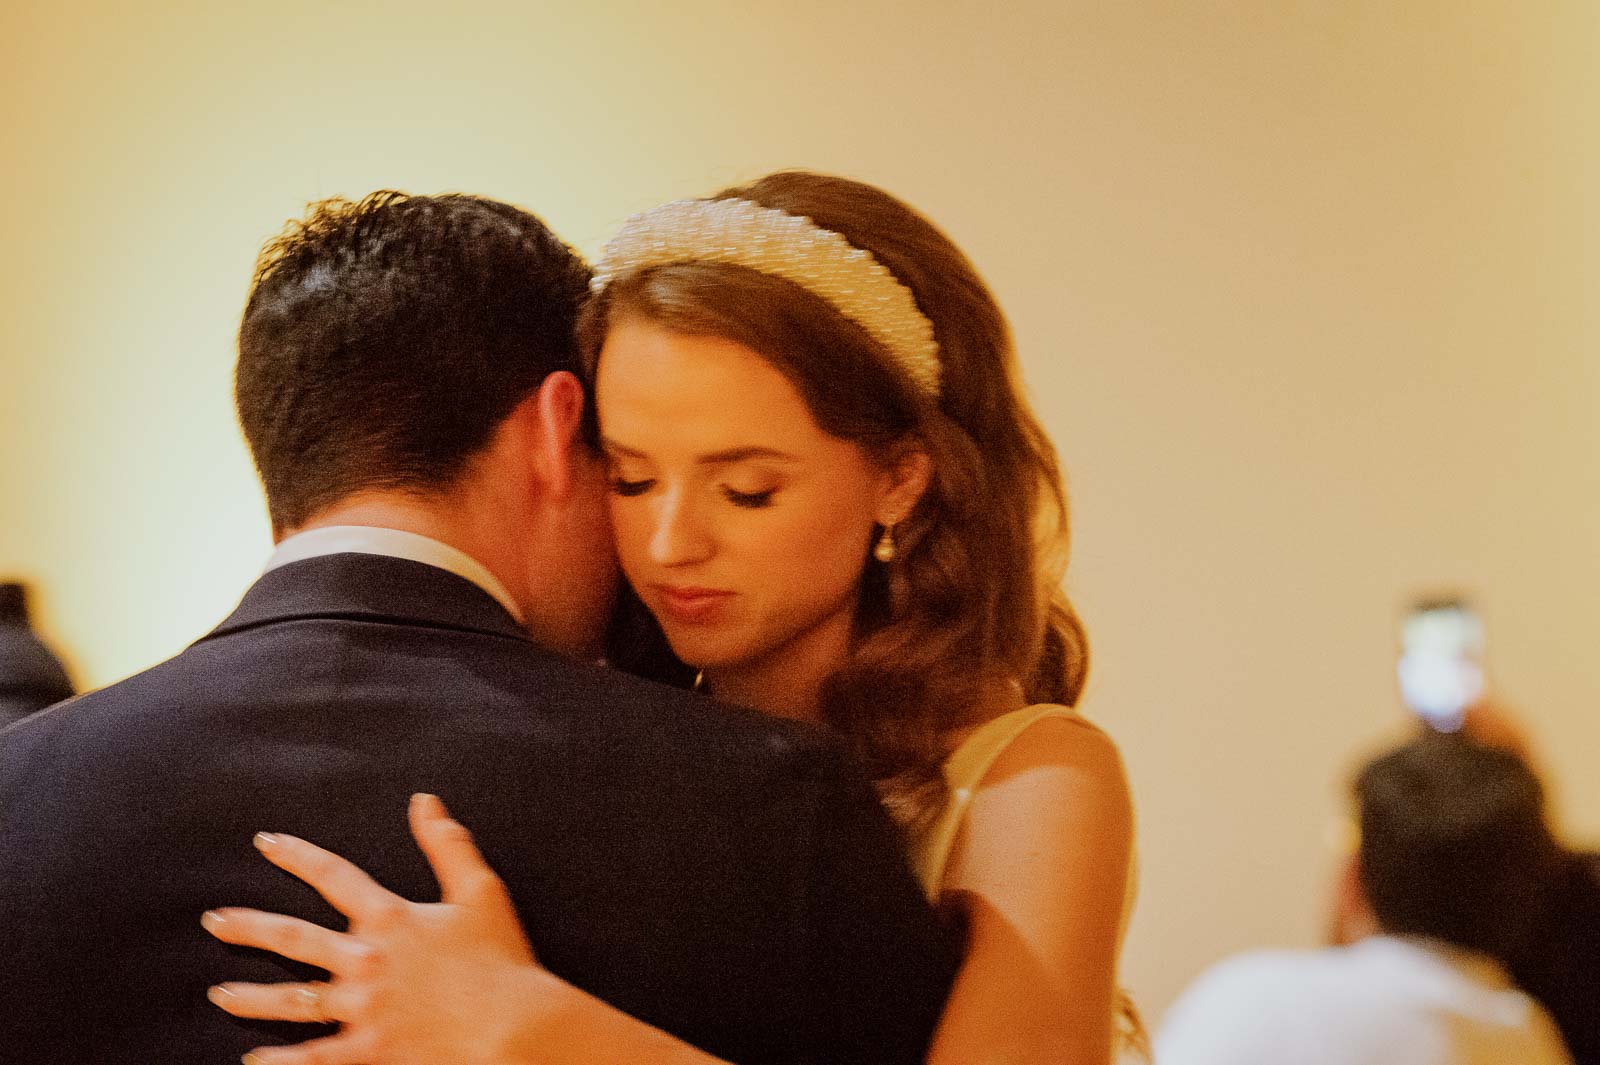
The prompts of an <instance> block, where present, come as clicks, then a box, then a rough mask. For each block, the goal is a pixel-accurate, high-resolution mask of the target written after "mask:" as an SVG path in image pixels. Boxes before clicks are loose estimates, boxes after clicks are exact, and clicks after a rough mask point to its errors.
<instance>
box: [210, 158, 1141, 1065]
mask: <svg viewBox="0 0 1600 1065" xmlns="http://www.w3.org/2000/svg"><path fill="white" fill-rule="evenodd" d="M593 290H594V295H593V299H592V301H591V303H590V305H589V307H588V308H587V310H586V312H585V314H584V317H583V320H582V325H581V327H580V343H581V345H582V348H583V351H584V354H585V357H586V365H587V367H588V369H589V370H590V377H591V381H592V384H593V390H594V393H593V394H594V397H595V406H596V409H597V413H598V426H597V433H598V441H599V445H600V447H601V448H602V449H603V451H604V453H605V455H606V457H607V460H608V462H609V465H610V468H611V471H612V489H613V498H612V522H613V525H614V528H615V535H616V541H617V549H618V554H619V557H620V560H621V563H622V567H623V571H624V573H625V574H626V576H627V578H628V581H629V584H630V585H631V587H632V590H633V593H634V594H636V595H637V597H638V600H639V601H642V603H643V605H644V606H645V607H646V608H648V612H649V615H650V619H653V625H659V629H653V628H652V630H651V631H653V632H655V633H656V634H657V635H659V634H664V635H665V638H666V641H667V642H668V643H669V644H670V648H671V652H672V653H673V654H674V655H675V656H676V659H677V660H679V661H680V662H681V663H686V664H687V665H688V667H690V668H691V669H692V670H695V671H698V672H699V675H700V681H699V683H700V684H701V685H702V686H703V687H704V689H705V690H707V691H708V692H710V693H712V694H714V695H716V696H717V697H718V698H719V699H722V700H725V701H729V702H735V703H743V704H746V705H748V706H751V707H755V708H757V709H759V710H763V711H765V712H767V713H771V714H777V715H783V716H786V717H792V718H799V719H802V720H806V721H811V722H815V723H817V724H819V725H821V726H824V727H826V728H828V729H831V730H832V731H833V732H835V733H836V734H837V735H838V737H839V739H840V740H841V741H842V742H843V743H844V744H846V745H847V746H849V747H850V748H852V749H853V750H854V752H855V753H856V754H857V756H858V757H859V758H860V760H861V761H862V763H863V764H864V765H865V767H866V768H867V770H868V772H869V773H870V774H871V775H872V777H873V778H874V779H875V780H876V781H877V783H878V785H879V788H880V793H881V795H882V797H883V800H884V802H885V803H886V804H887V806H888V807H889V809H890V810H891V812H892V813H893V814H894V815H895V816H896V818H897V819H898V821H899V822H900V824H901V825H902V826H903V828H904V830H905V838H906V841H907V848H908V856H909V859H910V861H911V863H912V865H913V867H914V868H915V870H916V871H917V873H918V875H919V876H920V878H921V880H922V883H923V885H924V886H925V888H926V890H927V892H928V894H929V897H930V899H931V900H933V901H934V902H935V903H936V904H937V905H939V906H940V907H941V908H942V909H943V910H945V911H946V912H948V914H949V915H950V917H951V919H952V921H955V922H959V925H960V927H961V928H962V929H963V931H964V935H965V943H966V951H965V961H964V964H963V967H962V970H961V973H960V976H959V977H958V979H957V982H956V986H955V989H954V991H953V993H952V995H951V997H950V1000H949V1003H948V1005H947V1007H946V1010H945V1013H944V1016H943V1020H942V1021H941V1023H940V1026H939V1029H938V1032H937V1034H936V1036H935V1039H934V1044H933V1046H932V1048H931V1051H930V1054H929V1061H930V1062H941V1063H972V1062H999V1061H1004V1062H1019V1063H1020V1062H1039V1063H1044V1062H1050V1063H1052V1065H1057V1063H1063V1062H1069V1063H1074V1065H1105V1063H1107V1062H1109V1061H1110V1060H1112V1057H1113V1054H1114V1051H1115V1049H1116V1044H1117V1042H1118V1039H1119V1028H1122V1029H1126V1030H1127V1034H1128V1035H1129V1036H1130V1037H1131V1038H1132V1039H1133V1040H1135V1041H1137V1039H1138V1035H1139V1033H1138V1022H1137V1018H1136V1016H1135V1015H1134V1014H1133V1012H1132V1010H1131V1007H1129V1006H1128V1005H1127V1004H1126V1002H1125V1001H1124V1000H1122V999H1121V997H1120V996H1119V993H1118V991H1117V980H1116V973H1117V956H1118V952H1119V949H1120V945H1121V939H1122V934H1123V930H1124V926H1125V919H1126V914H1127V911H1128V902H1129V891H1130V861H1131V860H1130V853H1131V849H1132V842H1131V841H1132V812H1131V805H1130V800H1129V795H1128V788H1127V783H1126V779H1125V776H1124V772H1123V768H1122V765H1121V761H1120V759H1119V757H1118V754H1117V750H1116V748H1115V746H1114V745H1113V743H1112V742H1111V740H1110V739H1108V738H1107V737H1106V735H1105V734H1104V733H1103V732H1101V731H1100V730H1099V729H1098V728H1096V727H1095V726H1093V725H1092V724H1090V723H1089V722H1088V721H1086V720H1085V719H1084V718H1083V717H1081V716H1080V715H1079V714H1078V713H1077V712H1076V711H1075V710H1074V709H1072V707H1073V706H1074V704H1075V703H1076V702H1077V700H1078V697H1079V694H1080V693H1081V691H1082V688H1083V682H1084V674H1085V670H1086V667H1087V661H1088V658H1087V647H1086V642H1085V639H1084V635H1083V630H1082V628H1081V627H1080V625H1079V622H1078V620H1077V617H1076V616H1075V615H1074V613H1073V611H1072V608H1071V606H1070V605H1069V604H1068V602H1067V600H1066V598H1065V596H1064V594H1063V593H1062V591H1061V590H1060V578H1061V568H1062V566H1063V564H1064V557H1065V550H1064V548H1065V541H1066V524H1067V523H1066V504H1065V497H1064V493H1063V490H1062V487H1061V479H1060V473H1059V469H1058V466H1057V462H1056V458H1055V455H1054V451H1053V448H1052V447H1051V445H1050V442H1049V441H1048V439H1047V438H1046V437H1045V435H1044V433H1043V432H1042V430H1041V429H1040V427H1039V425H1038V423H1037V422H1036V421H1035V419H1034V417H1033V416H1032V414H1031V413H1030V411H1029V410H1028V407H1027V405H1026V402H1025V401H1024V399H1023V398H1022V396H1021V395H1020V393H1019V388H1018V384H1017V371H1016V367H1015V364H1014V358H1013V354H1012V349H1011V339H1010V335H1009V331H1008V328H1007V325H1006V323H1005V320H1004V318H1003V316H1002V314H1001V312H1000V309H999V307H998V306H997V304H996V303H995V301H994V299H993V297H992V296H991V295H990V293H989V291H988V289H987V288H986V287H985V285H984V284H983V282H982V280H981V279H980V278H979V277H978V275H977V273H976V271H975V270H974V268H973V267H972V265H971V264H970V263H969V262H968V261H967V259H966V257H965V256H964V255H963V254H962V253H961V252H960V250H959V249H957V248H956V247H955V246H954V244H952V243H951V242H950V240H949V239H948V238H946V237H945V236H944V235H943V234H942V233H941V232H940V231H939V230H937V229H936V228H935V227H934V226H933V225H932V224H930V223H929V222H928V221H927V220H926V219H924V218H923V217H922V216H921V215H919V214H917V213H916V212H914V211H913V210H911V209H910V208H909V207H907V206H906V205H905V204H903V203H901V202H900V201H899V200H897V199H895V198H893V197H891V196H889V195H888V194H887V193H885V192H883V191H881V190H879V189H876V188H874V187H871V186H868V185H864V184H861V183H858V182H854V181H849V180H845V179H841V178H836V177H827V176H823V175H818V174H812V173H806V172H783V173H777V174H772V175H769V176H768V177H765V178H762V179H760V180H758V181H756V182H754V183H752V184H749V185H746V186H743V187H739V188H734V189H730V190H727V191H725V192H723V193H720V194H718V195H717V196H714V197H712V198H709V199H705V200H695V201H681V202H677V203H671V204H667V205H666V206H663V207H659V208H656V209H655V210H652V211H647V212H645V213H643V214H641V215H638V216H636V217H634V218H633V219H631V220H630V221H629V222H628V223H627V224H626V225H625V226H624V227H623V229H622V231H621V232H620V233H619V234H618V235H617V236H616V238H615V239H614V240H612V241H611V243H610V244H608V245H607V247H606V250H605V253H604V256H603V258H602V260H601V262H600V264H599V267H598V271H597V273H596V276H595V279H594V285H593ZM650 619H646V620H650ZM641 646H642V645H641V644H633V645H630V647H629V648H628V650H631V651H635V652H637V651H639V650H640V649H641ZM412 827H413V832H414V834H415V835H416V838H417V841H418V843H419V844H420V845H421V847H422V848H423V850H424V852H425V853H426V854H427V856H428V858H429V860H430V862H431V863H432V865H433V867H434V870H435V872H436V874H437V876H438V878H439V881H440V884H441V887H442V889H443V901H442V902H440V903H435V904H420V903H410V902H406V901H404V900H401V899H399V898H397V897H395V896H393V895H391V894H390V893H388V892H387V891H386V890H385V889H383V888H382V887H380V886H379V885H377V884H376V883H374V882H373V881H372V880H370V879H369V878H367V877H366V875H365V874H364V873H362V872H361V871H360V870H358V869H356V868H355V867H354V866H352V865H350V864H349V863H348V862H345V861H344V860H343V859H341V858H339V857H337V856H336V855H333V854H331V853H329V852H327V851H323V850H321V849H320V848H317V847H315V846H314V845H312V844H311V843H309V842H306V841H302V840H298V839H294V838H292V837H287V836H263V837H258V845H259V846H260V847H261V849H262V851H263V852H264V853H265V855H266V856H267V857H268V858H269V859H270V860H271V861H273V862H274V863H276V864H278V865H279V866H281V867H283V868H284V869H287V870H288V871H289V872H291V873H294V874H295V875H297V876H299V877H301V878H302V879H304V880H306V881H307V882H308V883H310V884H311V885H312V886H313V887H315V888H317V889H318V890H319V891H321V892H322V893H323V894H324V895H325V896H326V897H327V898H328V899H329V901H330V902H332V903H333V904H334V905H335V906H337V907H338V908H339V909H340V910H341V911H342V912H344V913H345V914H346V915H347V916H348V917H350V918H351V925H350V929H349V931H347V932H342V933H341V932H334V931H332V930H329V929H324V928H320V927H318V926H315V925H310V924H307V923H305V922H301V921H298V920H294V919H291V918H286V917H281V916H277V915H270V914H261V913H257V912H254V911H249V910H240V909H227V910H221V911H213V912H212V913H210V914H207V915H206V925H207V927H208V928H210V929H211V930H212V932H213V934H215V935H217V936H219V938H222V939H225V940H227V941H228V942H231V943H238V944H243V945H248V946H255V947H261V948H265V949H268V950H272V951H275V952H278V953H280V954H283V955H285V956H288V957H291V958H295V959H297V960H300V961H304V962H307V963H310V964H312V965H315V966H318V967H320V968H323V969H326V970H328V971H329V972H330V973H331V974H332V977H331V980H330V981H329V982H327V983H315V984H278V985H249V984H226V985H221V986H220V987H218V988H214V989H213V991H212V998H213V1001H215V1002H217V1003H218V1005H220V1006H221V1007H222V1008H224V1009H226V1010H228V1011H229V1012H230V1013H233V1014H235V1015H237V1016H241V1017H256V1018H272V1019H281V1020H299V1021H306V1020H337V1021H339V1022H340V1023H341V1025H342V1028H341V1030H340V1031H339V1032H338V1034H335V1035H332V1036H329V1037H327V1038H324V1039H318V1040H314V1041H312V1042H308V1043H303V1044H300V1045H299V1046H294V1047H276V1048H262V1049H260V1050H258V1051H255V1052H253V1054H252V1055H251V1056H250V1057H249V1058H247V1060H248V1061H250V1062H252V1063H257V1065H311V1063H316V1065H342V1063H358V1062H360V1063H367V1065H391V1063H409V1062H438V1061H446V1060H448V1061H471V1062H480V1061H481V1062H489V1061H495V1062H523V1061H526V1062H539V1063H547V1065H548V1063H562V1062H576V1061H613V1060H615V1061H624V1060H625V1061H630V1062H643V1063H647V1065H648V1063H656V1062H659V1063H666V1062H681V1063H684V1065H689V1063H696V1065H709V1063H712V1062H715V1060H716V1059H714V1058H712V1057H710V1056H709V1055H707V1054H705V1053H703V1052H701V1051H699V1050H697V1049H695V1048H693V1047H690V1046H688V1045H687V1044H684V1043H682V1042H680V1041H678V1040H676V1039H675V1038H673V1037H672V1036H671V1035H669V1034H667V1033H665V1032H662V1031H660V1030H658V1029H655V1028H652V1027H649V1026H648V1025H646V1024H644V1023H643V1022H641V1021H637V1020H635V1019H633V1018H631V1017H628V1016H627V1015H625V1014H622V1013H620V1012H619V1011H617V1010H615V1009H613V1008H612V1007H610V1006H608V1005H607V1004H606V1003H604V1002H602V1001H600V1000H598V999H596V998H593V997H591V996H589V995H587V994H586V993H584V992H583V991H582V990H581V989H579V988H576V987H573V986H572V985H570V984H566V983H565V982H563V981H561V980H560V979H559V978H557V977H555V976H554V975H553V974H551V973H549V972H548V971H547V970H544V969H542V968H540V966H539V964H538V961H537V955H536V948H537V944H533V945H532V946H530V945H529V944H528V943H527V941H526V938H525V936H524V935H523V932H522V930H521V928H520V927H519V926H518V924H517V919H516V916H515V912H514V910H513V909H512V907H511V904H510V901H509V899H508V898H507V896H506V892H505V890H504V887H503V886H502V885H501V884H500V882H499V880H498V879H497V878H496V877H495V876H494V874H493V872H492V871H491V870H490V869H489V868H488V866H486V865H485V864H484V863H483V860H482V858H481V856H480V855H479V854H478V852H477V850H476V848H475V847H474V845H473V843H472V841H471V838H470V836H469V835H468V833H467V830H466V829H465V828H463V827H462V826H460V825H458V824H457V823H455V822H454V821H452V820H451V819H450V818H449V816H448V815H447V814H446V812H445V810H444V807H443V805H442V804H441V803H440V801H439V800H438V799H436V798H434V797H432V796H419V797H417V798H416V799H415V800H414V801H413V805H412ZM1119 1018H1120V1019H1121V1021H1122V1023H1121V1024H1119Z"/></svg>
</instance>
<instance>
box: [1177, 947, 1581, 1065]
mask: <svg viewBox="0 0 1600 1065" xmlns="http://www.w3.org/2000/svg"><path fill="white" fill-rule="evenodd" d="M1155 1060H1156V1065H1570V1062H1571V1059H1570V1058H1569V1057H1568V1056H1567V1052H1566V1047H1565V1045H1564V1044H1563V1043H1562V1042H1561V1036H1560V1034H1559V1033H1558V1032H1557V1030H1556V1027H1555V1024H1554V1022H1552V1021H1551V1020H1550V1018H1549V1016H1548V1015H1547V1014H1546V1013H1545V1012H1544V1010H1543V1009H1542V1008H1541V1007H1540V1006H1539V1004H1538V1003H1536V1002H1535V1001H1534V1000H1533V999H1531V998H1529V997H1528V996H1527V995H1525V994H1523V993H1522V992H1521V991H1518V990H1516V989H1515V988H1514V987H1512V985H1511V982H1510V980H1509V979H1508V978H1507V976H1506V974H1505V972H1504V970H1502V969H1501V968H1500V967H1499V966H1497V965H1496V964H1494V963H1493V962H1492V961H1489V960H1488V959H1487V958H1483V957H1480V956H1477V955H1473V954H1468V953H1465V952H1462V951H1457V950H1453V949H1451V948H1449V947H1446V946H1444V945H1442V944H1435V943H1432V942H1428V941H1423V940H1414V939H1400V938H1396V937H1393V936H1373V937H1372V938H1370V939H1364V940H1362V941H1361V942H1359V943H1356V944H1354V945H1352V946H1348V947H1334V948H1329V949H1326V950H1303V951H1288V950H1281V951H1259V952H1255V953H1250V954H1242V955H1240V956H1238V957H1235V958H1230V959H1228V960H1227V961H1223V962H1220V963H1218V964H1217V965H1215V966H1213V967H1212V968H1211V969H1209V970H1207V971H1206V972H1205V973H1202V974H1201V976H1200V978H1199V979H1198V980H1196V981H1195V982H1194V983H1193V984H1192V985H1190V987H1189V989H1188V990H1187V991H1185V992H1184V993H1183V995H1181V996H1180V997H1179V999H1178V1001H1177V1002H1176V1003H1175V1004H1174V1005H1173V1006H1172V1008H1171V1009H1170V1010H1169V1011H1168V1012H1167V1015H1166V1018H1165V1020H1164V1023H1163V1024H1162V1026H1161V1032H1160V1035H1159V1036H1158V1037H1157V1039H1156V1044H1155Z"/></svg>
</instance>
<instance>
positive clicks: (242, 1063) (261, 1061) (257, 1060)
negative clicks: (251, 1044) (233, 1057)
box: [239, 1050, 267, 1065]
mask: <svg viewBox="0 0 1600 1065" xmlns="http://www.w3.org/2000/svg"><path fill="white" fill-rule="evenodd" d="M239 1065H267V1059H266V1058H264V1057H262V1056H261V1055H260V1054H257V1053H256V1052H255V1051H254V1050H252V1051H250V1053H248V1054H246V1055H245V1056H244V1057H242V1058H240V1059H239Z"/></svg>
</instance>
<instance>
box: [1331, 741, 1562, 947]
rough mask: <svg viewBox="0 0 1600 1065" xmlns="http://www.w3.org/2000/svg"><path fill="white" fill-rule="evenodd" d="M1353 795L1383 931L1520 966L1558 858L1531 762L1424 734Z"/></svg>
mask: <svg viewBox="0 0 1600 1065" xmlns="http://www.w3.org/2000/svg"><path fill="white" fill-rule="evenodd" d="M1355 796H1356V802H1357V805H1358V807H1359V816H1360V821H1361V854H1360V862H1361V883H1362V887H1363V888H1364V889H1365V891H1366V894H1367V899H1368V901H1369V902H1370V903H1371V906H1372V910H1373V914H1374V916H1375V917H1376V918H1377V921H1378V925H1379V927H1381V928H1382V929H1383V931H1385V932H1387V933H1389V934H1391V935H1415V936H1428V937H1430V938H1433V939H1439V940H1443V941H1445V942H1447V943H1452V944H1455V945H1456V946H1458V947H1465V948H1467V949H1469V950H1475V951H1479V952H1481V953H1484V954H1487V955H1489V956H1491V957H1493V958H1497V959H1499V960H1501V961H1508V960H1509V959H1512V958H1514V957H1516V956H1517V954H1518V952H1519V951H1520V949H1521V948H1522V946H1523V944H1524V942H1525V940H1526V939H1527V937H1528V936H1529V935H1530V934H1531V932H1532V930H1533V928H1534V927H1535V925H1536V923H1537V922H1538V920H1539V919H1540V917H1541V915H1542V912H1543V910H1544V907H1545V895H1546V893H1547V890H1548V883H1549V877H1550V874H1551V871H1552V870H1553V869H1554V868H1555V866H1556V863H1557V862H1558V860H1559V858H1560V854H1561V851H1560V848H1559V846H1558V845H1557V843H1556V842H1555V840H1554V838H1553V837H1552V836H1551V834H1550V830H1549V828H1548V826H1547V824H1546V821H1545V804H1544V788H1543V787H1542V786H1541V785H1540V783H1539V778H1538V777H1537V776H1536V775H1535V774H1534V772H1533V770H1532V769H1531V768H1529V766H1528V764H1527V763H1526V762H1524V761H1523V760H1522V759H1521V758H1519V757H1518V756H1516V755H1515V754H1512V753H1511V752H1509V751H1504V750H1496V749H1492V748H1488V747H1483V746H1481V745H1479V744H1477V743H1474V742H1472V741H1471V740H1468V739H1466V738H1465V737H1463V736H1460V735H1458V734H1445V733H1428V734H1425V735H1423V736H1422V737H1420V738H1418V739H1416V740H1413V741H1412V742H1410V743H1407V744H1405V745H1404V746H1402V747H1399V748H1397V749H1396V750H1393V751H1391V752H1389V753H1388V754H1385V755H1383V756H1382V757H1380V758H1378V759H1376V760H1375V761H1373V762H1371V763H1370V764H1369V765H1367V766H1366V768H1364V769H1363V770H1361V772H1360V774H1359V775H1358V776H1357V778H1356V782H1355Z"/></svg>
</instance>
